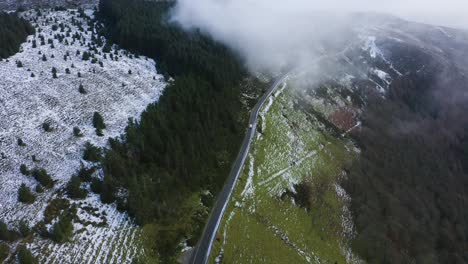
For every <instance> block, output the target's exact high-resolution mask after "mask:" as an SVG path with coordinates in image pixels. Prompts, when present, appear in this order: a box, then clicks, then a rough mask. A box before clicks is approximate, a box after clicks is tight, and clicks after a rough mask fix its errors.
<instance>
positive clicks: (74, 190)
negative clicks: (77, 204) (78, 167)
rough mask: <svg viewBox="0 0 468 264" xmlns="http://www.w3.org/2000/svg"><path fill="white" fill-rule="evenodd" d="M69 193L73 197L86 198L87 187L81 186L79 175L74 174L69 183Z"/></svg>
mask: <svg viewBox="0 0 468 264" xmlns="http://www.w3.org/2000/svg"><path fill="white" fill-rule="evenodd" d="M66 190H67V194H68V196H70V198H72V199H84V198H86V195H87V192H86V189H84V188H81V178H80V177H78V176H72V177H71V178H70V181H69V182H68V184H67V188H66Z"/></svg>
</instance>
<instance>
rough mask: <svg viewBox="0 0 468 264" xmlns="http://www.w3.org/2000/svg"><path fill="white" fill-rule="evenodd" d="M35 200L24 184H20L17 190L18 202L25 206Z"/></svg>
mask: <svg viewBox="0 0 468 264" xmlns="http://www.w3.org/2000/svg"><path fill="white" fill-rule="evenodd" d="M35 200H36V197H35V196H34V194H32V192H31V190H30V189H29V187H27V186H26V184H24V183H23V184H21V186H20V188H19V189H18V201H20V202H22V203H26V204H32V203H34V201H35Z"/></svg>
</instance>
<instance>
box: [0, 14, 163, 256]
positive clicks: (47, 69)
mask: <svg viewBox="0 0 468 264" xmlns="http://www.w3.org/2000/svg"><path fill="white" fill-rule="evenodd" d="M41 12H42V16H39V17H38V15H37V13H36V11H28V12H26V13H24V14H22V15H23V17H25V18H26V19H28V20H30V21H31V22H32V24H33V25H34V26H36V34H35V36H29V37H28V40H27V43H24V44H23V45H22V52H20V53H18V54H16V55H14V56H12V57H10V58H9V59H8V60H3V61H0V120H1V122H0V220H3V221H5V222H6V223H7V224H8V225H9V226H10V227H15V226H16V225H17V223H18V221H20V220H26V221H27V222H28V223H29V224H30V225H31V226H32V225H34V224H35V223H37V222H38V221H40V220H42V218H43V213H44V209H45V207H46V206H47V204H48V202H49V201H50V199H52V198H53V197H57V196H60V195H62V194H59V192H58V191H59V190H60V189H61V188H63V186H64V184H65V183H66V182H67V181H68V180H69V179H70V177H71V176H72V175H73V174H75V173H76V172H77V170H78V169H79V168H80V167H81V164H82V163H83V164H84V165H87V163H86V162H85V161H83V160H82V159H81V158H82V151H83V146H84V144H85V143H86V142H91V143H92V144H94V145H96V146H105V145H106V144H107V139H108V138H109V137H116V136H119V135H120V134H122V133H123V131H124V128H125V126H126V124H127V120H128V118H129V117H133V118H137V117H138V116H139V115H140V113H141V112H142V111H143V110H144V109H145V107H146V106H147V105H148V104H150V103H152V102H155V101H157V100H158V98H159V96H160V95H161V93H162V91H163V90H164V88H165V86H166V83H165V82H164V81H163V77H162V76H160V75H158V74H157V73H156V69H155V62H154V61H153V60H151V59H148V58H145V57H138V56H135V55H132V54H130V53H128V52H126V51H124V50H121V49H118V48H117V47H113V48H112V50H111V51H110V53H105V52H103V46H101V47H96V49H94V44H93V43H94V42H100V41H97V39H96V38H95V37H96V36H97V34H95V32H92V31H88V21H87V18H83V17H80V15H79V13H78V12H76V11H72V10H69V11H59V12H55V11H46V10H42V11H41ZM86 14H87V15H88V16H92V15H93V14H92V11H86ZM80 28H81V29H80ZM62 29H63V30H62ZM59 35H63V36H65V38H63V39H62V40H61V41H59V39H60V36H59ZM40 36H43V37H44V44H43V45H41V38H40ZM78 36H80V38H77V37H78ZM93 36H94V37H93ZM49 41H52V44H51V42H49ZM102 41H103V42H104V43H105V40H102ZM91 50H94V51H91ZM84 52H90V53H91V57H90V58H89V60H83V54H84ZM111 54H112V55H111ZM93 57H94V58H93ZM93 59H94V61H93ZM93 62H94V63H93ZM20 66H21V67H20ZM53 68H55V69H56V70H57V76H56V78H54V76H53V73H52V69H53ZM80 85H82V86H83V88H84V89H85V91H86V94H83V93H80V92H79V87H80ZM94 112H98V113H100V114H101V115H102V116H103V118H104V122H105V124H106V126H107V128H106V129H105V130H103V134H104V136H98V135H96V132H95V129H94V127H93V125H92V118H93V113H94ZM44 123H48V124H50V125H51V127H52V131H51V132H46V131H45V130H44V128H43V124H44ZM74 127H78V128H79V129H80V130H81V133H82V134H83V136H82V137H76V136H75V135H74V133H73V128H74ZM18 139H21V140H22V141H23V142H24V145H23V146H20V144H18ZM33 159H34V160H33ZM21 164H25V165H26V166H27V167H28V168H34V167H39V168H44V169H46V170H47V172H48V173H49V174H50V175H51V176H52V178H53V180H56V183H55V186H54V188H52V189H51V190H46V191H45V192H44V193H42V194H39V193H34V194H35V195H36V197H37V199H36V202H35V203H33V204H32V205H26V204H21V203H19V202H18V188H19V186H20V185H21V184H22V183H25V184H26V185H27V186H29V187H30V188H31V189H32V190H34V189H35V186H36V185H37V184H38V182H37V181H36V180H34V178H33V177H30V176H24V175H22V174H21V173H20V170H19V168H20V165H21ZM85 204H87V205H89V206H90V207H94V208H97V209H99V210H98V211H99V215H100V217H101V219H105V220H106V221H105V222H107V224H106V225H105V226H101V227H97V226H96V225H94V226H93V225H87V226H85V225H80V224H76V223H75V231H77V230H79V229H83V228H84V229H83V230H81V231H80V232H79V234H77V235H76V236H75V238H74V241H75V242H76V243H66V244H64V245H53V244H50V243H51V242H50V241H42V240H41V239H36V241H35V243H34V245H32V246H30V247H31V248H33V249H35V250H34V251H36V252H39V250H41V252H42V253H44V252H45V251H47V250H46V249H47V248H49V249H53V250H50V253H54V254H59V255H60V259H56V260H55V261H52V262H51V263H54V262H55V263H65V262H69V263H72V262H74V261H76V260H77V259H80V262H82V261H85V258H82V257H83V256H75V255H76V254H78V253H80V252H81V253H83V254H86V256H94V257H93V258H89V259H86V261H91V262H93V263H96V262H100V261H104V260H105V259H106V257H107V254H108V253H109V252H108V251H109V250H110V251H112V250H114V252H113V253H115V258H118V257H119V255H118V254H121V255H120V257H124V258H128V259H131V256H132V252H133V253H135V252H134V251H135V250H133V251H132V250H131V249H125V250H121V251H118V250H117V248H120V245H117V244H118V243H119V241H120V240H119V239H121V241H120V242H123V241H125V242H129V241H130V240H131V239H133V238H134V237H135V236H136V235H137V231H135V230H134V229H135V228H134V226H133V225H132V224H131V222H130V220H128V217H126V216H125V215H124V214H121V213H118V212H117V211H116V209H115V206H112V205H111V206H104V205H102V204H100V202H99V201H98V199H97V197H96V196H95V195H94V194H89V195H88V198H87V199H86V200H84V201H80V202H78V205H79V208H80V207H84V206H85ZM78 216H79V217H80V219H82V220H84V221H93V220H92V219H91V220H90V219H89V218H92V217H91V216H90V215H88V216H87V215H86V213H85V211H84V210H81V209H78ZM97 218H98V219H99V217H97ZM98 222H99V221H98ZM127 232H128V234H127ZM117 233H118V234H126V235H125V236H123V235H122V236H120V235H119V236H117V235H116V234H117ZM78 242H79V243H78ZM106 243H108V245H106ZM45 244H48V246H45ZM39 246H40V248H39ZM56 247H57V248H62V249H66V250H69V251H63V250H58V249H57V248H56ZM106 247H107V248H106ZM34 251H33V252H34ZM66 252H69V253H66ZM118 252H120V253H118ZM47 255H48V253H46V254H45V256H47ZM101 257H102V258H101ZM73 259H74V260H73ZM43 260H45V259H43ZM49 260H53V258H52V259H49ZM57 261H58V262H57ZM119 262H120V261H119ZM45 263H48V262H47V261H45Z"/></svg>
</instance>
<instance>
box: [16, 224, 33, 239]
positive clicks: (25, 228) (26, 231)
mask: <svg viewBox="0 0 468 264" xmlns="http://www.w3.org/2000/svg"><path fill="white" fill-rule="evenodd" d="M18 229H19V231H20V233H21V235H22V236H23V237H28V236H29V235H31V233H32V232H31V228H30V227H29V224H28V223H27V222H26V221H24V220H21V221H20V222H19V226H18Z"/></svg>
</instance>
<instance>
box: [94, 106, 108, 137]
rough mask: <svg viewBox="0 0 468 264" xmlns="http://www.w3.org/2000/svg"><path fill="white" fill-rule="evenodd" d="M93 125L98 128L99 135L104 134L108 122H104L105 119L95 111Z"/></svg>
mask: <svg viewBox="0 0 468 264" xmlns="http://www.w3.org/2000/svg"><path fill="white" fill-rule="evenodd" d="M93 126H94V128H96V134H97V135H98V136H103V134H102V130H103V129H105V128H106V124H104V119H103V118H102V116H101V115H100V114H99V113H98V112H94V115H93Z"/></svg>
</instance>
